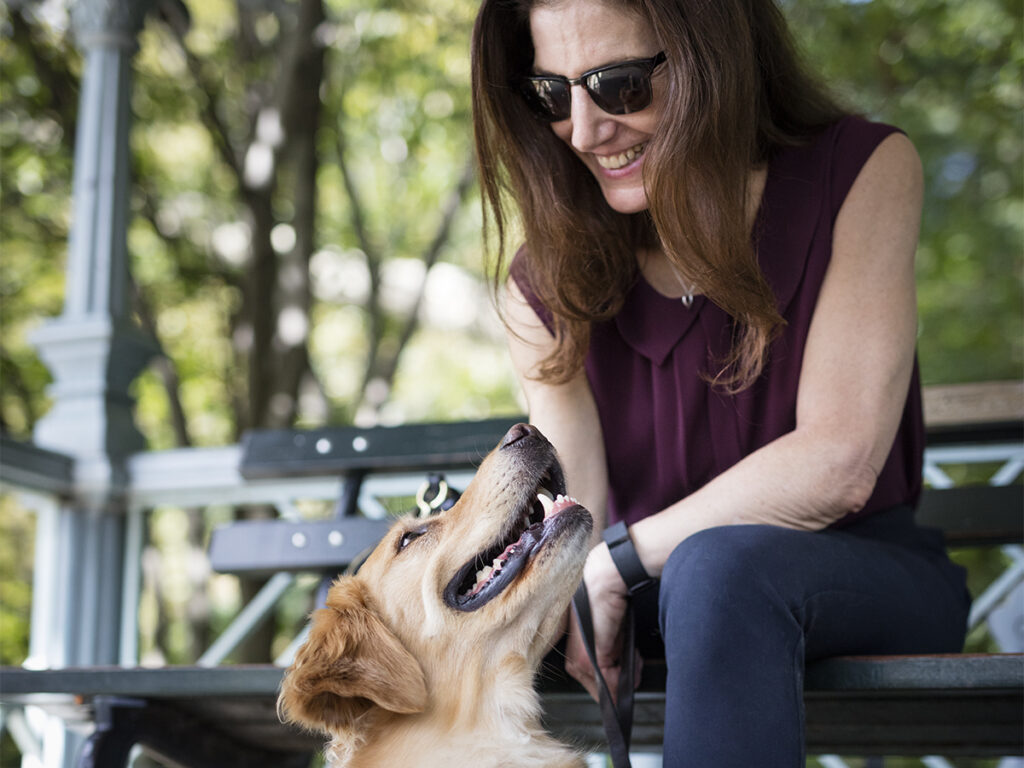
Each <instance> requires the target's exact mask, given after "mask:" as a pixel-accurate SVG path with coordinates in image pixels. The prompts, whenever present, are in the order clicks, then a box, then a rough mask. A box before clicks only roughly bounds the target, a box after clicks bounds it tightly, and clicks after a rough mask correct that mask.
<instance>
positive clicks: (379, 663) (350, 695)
mask: <svg viewBox="0 0 1024 768" xmlns="http://www.w3.org/2000/svg"><path fill="white" fill-rule="evenodd" d="M426 704H427V688H426V683H425V682H424V679H423V671H422V670H421V669H420V665H419V664H418V663H417V662H416V659H414V658H413V656H412V654H410V653H409V651H408V650H406V648H405V646H403V645H402V643H401V641H400V640H399V639H398V638H397V637H395V635H394V633H392V632H391V631H390V630H389V629H388V628H387V627H386V626H385V625H384V622H383V621H381V619H380V616H379V615H378V614H377V612H376V611H375V610H373V608H372V607H371V605H370V600H369V599H368V596H367V594H366V588H365V586H364V584H363V583H362V582H361V581H359V580H358V579H355V578H352V577H346V578H342V579H339V580H338V581H337V582H335V583H334V585H333V586H332V587H331V590H330V592H329V593H328V595H327V607H326V608H321V609H320V610H318V611H316V612H315V613H314V614H313V625H312V627H311V629H310V633H309V639H308V640H307V641H306V642H305V644H304V645H303V646H302V647H301V648H300V649H299V652H298V653H297V654H296V657H295V661H294V663H293V664H292V666H291V667H290V668H289V670H288V672H287V674H286V675H285V677H284V680H283V681H282V683H281V695H280V696H279V698H278V709H279V711H280V712H281V715H282V717H283V718H284V719H286V720H289V721H291V722H295V723H299V724H301V725H303V726H305V727H307V728H311V729H313V730H317V731H323V732H326V733H338V732H340V731H342V730H345V729H347V728H348V727H349V726H351V725H352V723H353V721H354V720H355V719H356V718H358V717H359V716H360V715H363V714H364V713H366V712H367V711H369V710H370V709H372V708H373V707H374V706H378V707H382V708H383V709H386V710H389V711H391V712H399V713H412V712H420V711H422V710H423V708H424V707H425V706H426Z"/></svg>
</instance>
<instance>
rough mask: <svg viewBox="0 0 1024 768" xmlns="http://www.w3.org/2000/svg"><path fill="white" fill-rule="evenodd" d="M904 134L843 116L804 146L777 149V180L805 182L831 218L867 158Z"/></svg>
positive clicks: (891, 126) (879, 124)
mask: <svg viewBox="0 0 1024 768" xmlns="http://www.w3.org/2000/svg"><path fill="white" fill-rule="evenodd" d="M897 133H899V134H902V133H903V131H902V130H900V129H899V128H897V127H896V126H894V125H890V124H888V123H883V122H878V121H875V120H871V119H868V118H866V117H863V116H861V115H854V114H851V115H846V116H844V117H842V118H840V119H839V120H836V121H835V122H833V123H831V124H829V125H827V126H825V127H824V128H823V129H821V130H820V131H819V132H818V133H817V134H816V135H814V136H813V137H812V138H810V139H809V140H808V141H807V142H805V143H803V144H800V145H797V146H790V147H784V148H781V149H779V150H778V151H777V152H776V154H775V156H774V157H773V159H772V169H773V171H774V172H775V174H776V175H777V176H780V177H782V178H784V179H788V180H792V181H800V182H804V183H806V184H807V185H810V186H813V187H815V189H816V192H815V195H814V196H815V197H816V198H817V199H822V200H828V201H829V203H830V209H831V212H832V214H833V215H834V214H835V213H836V212H837V211H838V209H839V207H840V206H842V203H843V201H844V200H845V199H846V195H847V193H848V192H849V191H850V188H851V187H852V186H853V182H854V181H855V180H856V178H857V176H858V175H859V174H860V172H861V170H862V169H863V167H864V165H865V164H866V163H867V161H868V158H870V157H871V155H872V154H873V153H874V151H875V150H876V149H877V148H878V147H879V145H880V144H881V143H882V142H883V141H885V139H886V138H888V137H889V136H891V135H893V134H897Z"/></svg>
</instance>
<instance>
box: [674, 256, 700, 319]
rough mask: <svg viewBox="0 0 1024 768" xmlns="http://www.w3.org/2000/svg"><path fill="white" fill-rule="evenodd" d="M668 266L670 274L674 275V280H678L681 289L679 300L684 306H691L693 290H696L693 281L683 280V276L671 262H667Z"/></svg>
mask: <svg viewBox="0 0 1024 768" xmlns="http://www.w3.org/2000/svg"><path fill="white" fill-rule="evenodd" d="M669 268H670V269H671V270H672V274H673V275H675V276H676V280H678V281H679V285H680V286H681V287H682V289H683V295H682V296H680V297H679V301H681V302H682V304H683V306H684V307H686V308H687V309H689V308H690V307H692V306H693V292H694V291H696V290H697V286H696V284H694V283H687V282H686V281H685V280H683V276H682V275H680V274H679V272H678V270H677V269H676V268H675V265H673V264H672V262H669Z"/></svg>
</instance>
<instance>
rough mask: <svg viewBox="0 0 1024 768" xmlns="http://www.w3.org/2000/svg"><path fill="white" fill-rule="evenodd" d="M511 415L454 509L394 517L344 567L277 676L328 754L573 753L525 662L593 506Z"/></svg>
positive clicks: (566, 765) (530, 760)
mask: <svg viewBox="0 0 1024 768" xmlns="http://www.w3.org/2000/svg"><path fill="white" fill-rule="evenodd" d="M564 493H565V481H564V479H563V475H562V470H561V467H560V466H559V464H558V460H557V458H556V456H555V450H554V448H552V446H551V444H550V443H549V442H548V441H547V440H546V439H545V438H544V436H543V435H542V434H541V433H540V431H539V430H537V429H536V428H535V427H533V426H530V425H526V424H517V425H516V426H514V427H512V429H511V430H509V432H508V433H507V434H506V435H505V437H504V438H503V439H502V441H501V442H500V443H499V444H498V446H497V447H496V448H495V449H494V450H493V451H492V452H491V453H490V455H488V457H487V458H486V459H485V460H484V461H483V463H482V464H481V466H480V469H479V471H478V472H477V474H476V476H475V477H474V478H473V480H472V482H470V483H469V486H468V487H467V488H466V490H465V492H464V493H463V495H462V498H461V499H460V500H459V501H458V503H456V505H455V506H454V507H452V509H450V510H448V511H447V512H445V513H443V514H441V515H437V516H435V517H430V518H415V517H410V518H405V519H402V520H399V521H398V522H397V523H396V524H395V525H394V526H393V527H392V528H391V530H390V532H389V533H388V534H387V536H385V537H384V538H383V539H382V540H381V542H380V544H378V545H377V547H376V549H374V551H373V553H372V554H371V555H370V556H369V558H367V560H366V562H365V563H364V564H363V566H362V567H361V569H360V570H359V572H358V573H357V574H356V575H355V576H344V577H341V578H339V579H338V580H337V581H336V582H335V583H334V584H333V585H332V587H331V589H330V592H329V593H328V597H327V607H326V608H322V609H320V610H318V611H316V612H315V613H314V615H313V623H312V628H311V630H310V635H309V639H308V640H307V641H306V643H305V644H304V645H303V646H302V648H301V649H300V650H299V652H298V653H297V655H296V658H295V662H294V663H293V664H292V666H291V667H290V668H289V669H288V671H287V673H286V674H285V677H284V679H283V681H282V684H281V695H280V697H279V699H278V706H279V710H280V712H281V715H282V717H283V718H284V719H286V720H288V721H291V722H295V723H298V724H300V725H302V726H304V727H306V728H309V729H312V730H315V731H319V732H322V733H325V734H327V735H329V736H330V738H331V740H330V744H329V747H328V750H327V754H328V759H329V761H330V765H331V766H332V768H334V767H335V766H337V767H339V768H340V766H346V767H347V768H435V767H436V768H467V767H471V768H538V767H539V766H545V768H581V766H583V765H584V762H583V759H582V757H581V756H580V755H579V753H578V752H576V751H574V750H572V749H570V748H568V747H567V746H565V745H563V744H561V743H559V742H558V741H556V740H555V739H553V738H551V737H550V736H549V735H548V734H547V733H546V732H545V731H544V730H543V728H542V727H541V724H540V712H541V709H540V701H539V698H538V696H537V694H536V693H535V691H534V688H533V677H534V673H535V672H536V670H537V667H538V666H539V664H540V662H541V659H542V657H543V656H544V654H545V652H546V651H547V650H548V648H549V647H550V645H551V642H552V641H553V639H554V635H555V633H556V632H557V630H558V628H559V625H560V622H561V618H562V616H563V615H564V613H565V609H566V606H567V605H568V604H569V601H570V599H571V598H572V594H573V591H574V590H575V589H576V586H577V585H578V583H579V581H580V578H581V575H582V571H583V562H584V560H585V559H586V555H587V549H588V541H589V539H590V531H591V527H592V525H593V523H592V521H591V518H590V513H589V512H587V511H586V510H585V509H584V508H583V507H581V506H580V505H579V504H578V503H576V501H575V500H574V499H571V498H567V497H565V496H563V494H564Z"/></svg>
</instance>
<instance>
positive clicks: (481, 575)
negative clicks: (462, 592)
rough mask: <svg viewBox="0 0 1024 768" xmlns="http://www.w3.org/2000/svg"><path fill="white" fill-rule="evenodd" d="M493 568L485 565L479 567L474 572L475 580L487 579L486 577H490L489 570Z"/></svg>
mask: <svg viewBox="0 0 1024 768" xmlns="http://www.w3.org/2000/svg"><path fill="white" fill-rule="evenodd" d="M493 570H494V569H493V568H492V567H491V566H489V565H485V566H484V567H483V568H481V569H480V570H479V571H477V572H476V580H477V582H478V583H479V582H481V581H487V579H489V578H490V576H491V572H492V571H493Z"/></svg>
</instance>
